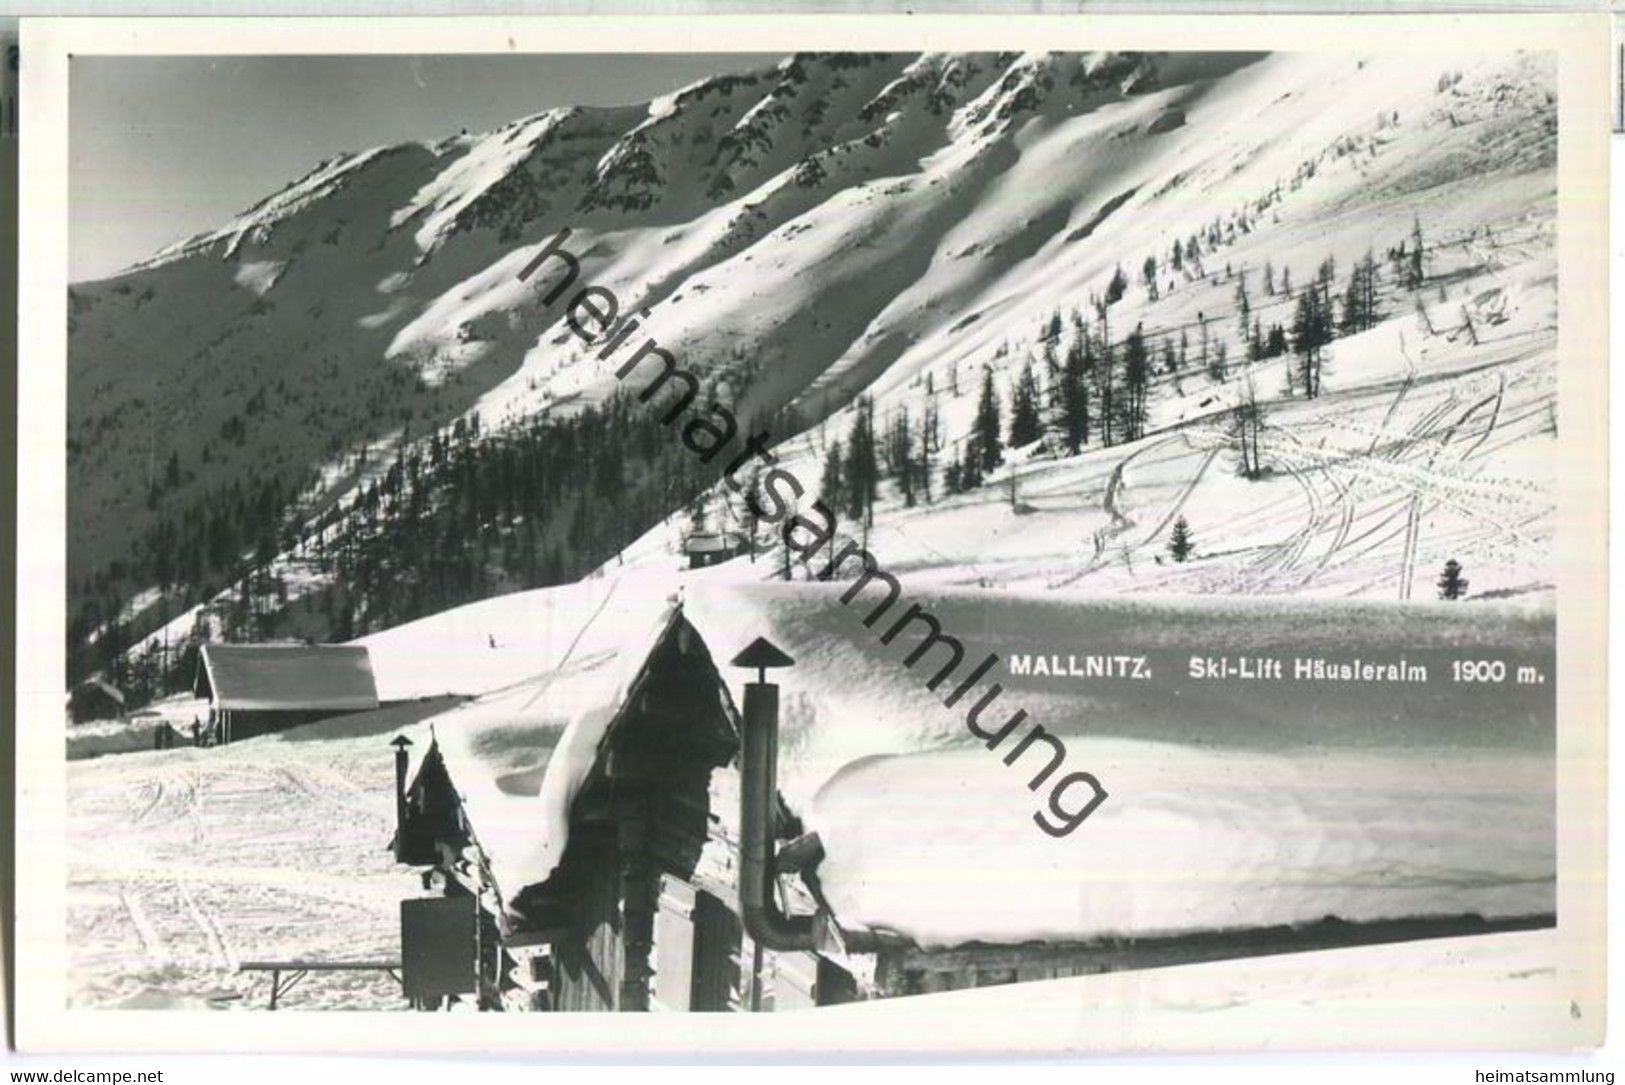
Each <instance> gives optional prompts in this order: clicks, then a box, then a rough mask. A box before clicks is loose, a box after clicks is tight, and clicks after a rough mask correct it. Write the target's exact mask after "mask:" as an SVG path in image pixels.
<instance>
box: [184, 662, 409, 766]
mask: <svg viewBox="0 0 1625 1085" xmlns="http://www.w3.org/2000/svg"><path fill="white" fill-rule="evenodd" d="M192 693H193V695H194V696H196V697H201V698H206V699H207V700H208V702H209V731H210V734H211V735H213V736H214V741H215V742H216V743H226V742H236V741H239V740H241V739H245V738H253V737H254V736H256V735H264V734H269V733H270V732H272V731H285V730H287V729H288V728H290V727H297V726H299V725H300V724H305V723H314V722H315V721H317V720H324V719H328V718H330V717H333V716H342V715H346V714H348V713H351V712H369V711H371V710H372V709H375V708H377V707H378V690H377V687H376V685H375V684H374V682H373V676H372V663H371V660H370V658H369V656H368V654H367V649H366V648H364V647H361V646H359V645H346V644H317V645H303V644H205V645H204V646H203V648H202V650H201V651H200V652H199V653H198V667H197V673H196V675H194V677H193V679H192Z"/></svg>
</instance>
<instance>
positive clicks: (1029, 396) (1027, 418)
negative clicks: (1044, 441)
mask: <svg viewBox="0 0 1625 1085" xmlns="http://www.w3.org/2000/svg"><path fill="white" fill-rule="evenodd" d="M1042 436H1043V426H1042V424H1041V422H1040V420H1039V417H1038V378H1037V377H1035V376H1034V375H1033V367H1032V363H1031V362H1029V363H1027V364H1025V365H1023V366H1022V367H1021V375H1020V376H1019V377H1017V378H1016V386H1015V391H1014V392H1013V394H1012V395H1011V397H1010V447H1011V448H1021V447H1023V446H1026V445H1030V444H1032V443H1033V442H1034V441H1036V440H1038V438H1040V437H1042Z"/></svg>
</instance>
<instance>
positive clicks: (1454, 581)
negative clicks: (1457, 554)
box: [1439, 558, 1468, 601]
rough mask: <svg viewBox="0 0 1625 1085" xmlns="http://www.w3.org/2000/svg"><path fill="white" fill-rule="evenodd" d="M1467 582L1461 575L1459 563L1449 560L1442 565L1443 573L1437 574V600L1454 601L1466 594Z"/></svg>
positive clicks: (1452, 559)
mask: <svg viewBox="0 0 1625 1085" xmlns="http://www.w3.org/2000/svg"><path fill="white" fill-rule="evenodd" d="M1467 586H1468V580H1467V578H1466V577H1464V576H1462V575H1461V563H1460V562H1459V561H1457V560H1456V559H1455V558H1451V559H1450V560H1449V561H1447V562H1445V563H1444V572H1443V573H1441V574H1439V598H1440V599H1449V600H1452V601H1454V600H1456V599H1460V598H1462V597H1463V596H1465V595H1466V594H1467Z"/></svg>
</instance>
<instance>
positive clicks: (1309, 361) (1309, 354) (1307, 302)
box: [1292, 288, 1332, 399]
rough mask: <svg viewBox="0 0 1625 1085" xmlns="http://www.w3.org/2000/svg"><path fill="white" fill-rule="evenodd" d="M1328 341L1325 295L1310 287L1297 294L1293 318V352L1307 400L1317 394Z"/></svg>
mask: <svg viewBox="0 0 1625 1085" xmlns="http://www.w3.org/2000/svg"><path fill="white" fill-rule="evenodd" d="M1331 339H1332V326H1331V316H1330V313H1329V312H1328V306H1327V304H1326V301H1325V298H1324V296H1323V295H1322V293H1321V291H1319V290H1316V289H1313V288H1311V289H1308V290H1305V291H1304V292H1303V293H1301V294H1299V295H1298V307H1297V311H1296V313H1295V314H1294V315H1293V318H1292V349H1293V350H1294V351H1296V352H1297V354H1298V356H1299V367H1298V383H1299V386H1300V387H1302V389H1303V394H1304V396H1305V397H1306V398H1308V399H1314V398H1315V397H1316V396H1318V395H1319V394H1320V372H1321V367H1322V359H1323V354H1324V351H1325V347H1326V344H1327V343H1330V342H1331Z"/></svg>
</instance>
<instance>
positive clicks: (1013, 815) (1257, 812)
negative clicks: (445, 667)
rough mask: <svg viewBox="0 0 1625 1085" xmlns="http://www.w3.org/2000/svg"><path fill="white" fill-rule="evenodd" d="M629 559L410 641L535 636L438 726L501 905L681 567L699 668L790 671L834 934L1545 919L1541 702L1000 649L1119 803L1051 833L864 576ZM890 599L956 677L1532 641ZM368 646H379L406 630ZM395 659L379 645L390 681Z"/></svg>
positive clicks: (1514, 645) (589, 761)
mask: <svg viewBox="0 0 1625 1085" xmlns="http://www.w3.org/2000/svg"><path fill="white" fill-rule="evenodd" d="M724 571H726V568H725V567H724V568H723V569H719V570H718V572H724ZM736 572H737V571H736ZM633 573H634V571H633V570H628V575H626V576H624V577H622V578H620V579H616V578H605V579H602V580H596V581H588V582H583V583H582V584H577V585H572V586H570V587H568V588H564V589H548V590H542V591H536V592H529V593H524V594H522V595H516V596H509V597H506V598H504V599H500V600H491V601H488V602H487V603H484V604H477V605H475V606H473V607H469V608H464V613H462V614H460V615H458V614H457V612H452V613H451V614H448V615H442V616H439V617H438V618H436V619H432V620H429V621H427V622H425V623H418V624H417V627H416V628H415V629H413V632H412V636H411V639H412V640H414V641H417V642H419V647H418V649H416V651H422V652H429V651H431V650H432V649H431V646H433V645H436V644H439V643H442V641H441V640H439V639H437V634H436V629H437V628H439V629H446V630H458V631H459V632H457V633H456V634H454V635H452V636H450V637H448V638H446V640H445V641H444V643H447V644H450V645H453V649H452V651H451V653H450V656H449V658H451V659H459V658H465V657H466V656H467V655H470V654H472V655H475V656H477V655H478V653H479V652H484V653H486V654H487V655H501V654H502V652H501V650H500V649H499V650H497V651H493V650H492V649H490V648H489V647H488V646H487V645H488V643H489V640H495V641H496V643H498V644H499V645H500V644H507V643H526V644H528V645H530V646H531V648H530V649H529V650H527V653H525V654H527V655H528V656H529V658H531V659H532V660H534V665H535V669H534V670H533V671H532V672H531V674H530V676H529V677H527V678H525V679H523V680H521V681H518V682H516V683H515V684H513V685H511V686H509V687H505V688H501V689H497V690H494V691H493V692H491V693H490V694H488V695H487V696H485V697H483V698H482V699H480V700H479V701H477V702H474V703H473V704H471V705H469V706H467V707H466V708H464V709H460V710H458V711H455V712H452V713H448V714H447V715H445V716H442V717H441V718H440V719H439V721H437V722H438V727H437V730H438V733H439V736H440V742H441V745H442V748H443V750H444V752H445V755H446V763H447V767H448V769H449V771H450V772H451V776H452V779H453V781H454V783H455V784H456V786H457V787H458V789H459V790H460V791H462V792H463V793H464V794H465V797H466V801H467V804H468V812H469V816H470V819H471V821H472V823H473V826H474V829H475V832H476V834H477V835H478V837H479V840H480V842H481V845H482V847H483V848H484V850H485V851H486V852H487V854H488V857H489V858H490V860H491V865H492V870H493V874H494V875H495V877H496V878H497V881H498V884H499V886H500V888H501V889H502V890H503V892H504V893H505V894H508V895H509V899H511V898H512V895H513V894H515V893H517V892H518V890H519V889H521V888H523V887H524V886H525V885H529V884H533V883H535V882H538V881H541V880H543V879H545V878H546V877H547V876H548V875H549V874H550V873H551V871H552V869H553V867H554V865H555V864H556V863H557V861H558V859H559V858H560V857H561V856H562V853H563V846H564V842H565V839H566V835H567V824H568V813H569V804H570V802H571V801H572V800H573V799H574V797H575V795H576V793H577V792H578V791H579V788H580V786H581V784H582V783H583V782H584V781H585V779H586V777H587V774H588V773H589V772H590V771H591V769H592V766H593V763H594V760H595V758H596V755H597V751H598V749H599V745H600V743H601V742H602V740H603V738H604V735H605V734H606V733H607V731H608V729H609V726H610V724H611V722H612V721H613V720H614V718H615V716H616V713H617V712H618V711H619V709H620V706H621V704H622V703H623V702H624V700H625V696H626V690H627V689H628V688H629V686H630V684H631V683H632V682H633V681H634V680H635V678H636V677H637V674H638V673H639V671H640V669H641V668H642V666H643V663H644V661H645V660H646V659H647V658H648V656H649V653H650V651H651V649H652V648H653V646H654V645H655V644H656V643H657V641H658V638H659V635H660V633H661V631H662V630H664V629H665V628H667V627H668V625H669V624H670V623H671V622H672V621H673V620H674V618H675V616H676V614H677V609H676V608H677V604H676V602H675V601H674V600H673V598H672V596H671V594H670V589H671V588H672V587H674V586H677V585H682V587H683V594H682V604H681V615H682V618H683V619H685V620H686V621H688V622H689V623H690V624H692V625H693V626H694V628H695V629H696V630H697V631H698V633H699V634H700V636H701V637H702V638H703V639H704V641H705V643H706V646H707V649H708V650H709V652H710V654H711V656H712V658H713V659H716V660H725V659H729V658H731V657H732V656H733V655H734V653H736V652H737V651H738V650H739V649H741V648H743V647H744V646H745V645H746V644H748V643H750V642H751V641H752V640H754V639H755V638H756V637H758V636H762V637H765V638H767V639H768V640H769V641H771V642H772V643H773V644H775V645H776V646H778V647H779V648H781V649H782V650H784V651H786V652H787V653H788V654H789V655H790V656H792V657H793V658H794V659H795V661H796V663H795V666H793V667H790V668H788V669H785V670H781V671H777V672H775V678H776V680H777V681H779V682H780V683H781V686H782V693H781V705H782V708H781V717H782V718H781V729H782V742H781V764H780V787H781V790H782V791H783V793H784V795H785V797H786V799H787V801H789V802H790V804H791V805H792V807H793V808H795V809H796V810H797V812H798V813H800V814H801V815H802V817H803V819H804V820H805V822H806V824H807V826H808V828H810V829H814V830H816V831H817V832H818V833H819V834H820V836H821V838H822V840H823V843H824V846H825V850H826V853H827V854H826V858H825V860H824V862H823V864H822V865H821V867H820V870H819V874H820V877H821V879H822V882H823V888H824V891H825V894H826V895H827V897H828V899H829V900H830V902H831V903H832V905H833V907H834V909H835V912H836V915H837V917H838V919H839V920H840V921H841V922H842V923H844V924H846V925H848V926H853V927H857V926H870V927H877V928H889V929H893V930H897V931H900V932H902V933H904V934H906V935H908V936H910V937H912V938H913V939H914V940H915V941H917V942H919V943H920V944H922V945H957V944H964V943H968V942H974V941H982V942H1005V943H1009V942H1020V941H1027V940H1039V939H1043V940H1054V941H1078V940H1086V939H1089V938H1095V937H1102V936H1118V935H1129V936H1133V935H1149V934H1169V933H1181V932H1193V931H1211V930H1216V929H1226V928H1236V927H1257V926H1265V925H1272V924H1277V923H1286V924H1292V923H1303V922H1315V921H1319V920H1321V919H1323V918H1325V917H1327V916H1336V917H1339V918H1343V919H1346V920H1374V919H1385V918H1408V917H1420V916H1440V915H1460V914H1466V913H1476V914H1480V915H1484V916H1509V915H1539V914H1548V913H1551V912H1552V911H1554V909H1555V870H1556V856H1555V826H1554V810H1555V803H1554V797H1553V796H1554V775H1555V774H1554V770H1553V758H1554V740H1555V738H1554V736H1555V723H1554V720H1553V718H1552V714H1551V711H1550V708H1549V703H1548V702H1544V701H1542V700H1541V699H1540V695H1539V693H1538V692H1531V691H1524V692H1522V693H1519V692H1516V691H1513V690H1509V689H1486V690H1482V691H1467V690H1465V689H1464V688H1463V687H1455V688H1445V689H1444V690H1443V692H1442V693H1441V691H1440V685H1439V684H1437V683H1435V684H1430V685H1429V686H1427V687H1417V688H1411V687H1404V686H1394V687H1377V686H1372V685H1370V684H1365V683H1344V684H1342V685H1339V686H1334V687H1319V686H1316V687H1310V686H1306V685H1302V684H1295V683H1282V684H1280V685H1279V686H1271V685H1268V684H1259V683H1254V684H1252V685H1250V686H1248V687H1245V688H1238V687H1236V686H1234V685H1227V684H1223V683H1220V684H1214V685H1212V686H1208V687H1202V688H1200V689H1193V688H1192V687H1191V686H1190V685H1189V683H1188V682H1181V681H1178V680H1176V676H1174V675H1163V676H1160V677H1159V678H1158V679H1157V680H1156V681H1152V682H1136V681H1117V682H1100V681H1085V680H1079V679H1075V678H1066V677H1062V678H1057V677H1054V676H1039V675H1018V674H1012V673H1009V671H1008V669H1007V667H1006V666H1005V665H1001V666H1000V667H998V668H997V669H995V670H994V671H992V672H990V673H989V674H988V675H987V678H986V679H985V680H984V682H983V683H982V684H981V685H980V686H979V687H978V688H979V690H980V689H985V688H986V687H987V686H988V685H990V684H991V683H992V682H993V681H995V680H996V681H998V682H999V683H1000V684H1001V685H1003V686H1004V687H1005V693H1004V694H1003V700H1001V701H1000V703H999V709H998V713H997V716H996V719H997V720H999V721H1002V720H1003V719H1004V718H1006V717H1007V716H1008V714H1009V713H1010V712H1011V711H1012V710H1013V709H1015V708H1017V707H1020V708H1024V709H1026V710H1027V712H1028V713H1029V718H1030V720H1031V721H1035V722H1037V723H1041V724H1042V725H1043V726H1044V728H1045V729H1046V730H1047V731H1048V732H1050V733H1051V734H1054V735H1057V736H1060V737H1061V738H1062V739H1064V741H1065V744H1066V747H1067V755H1066V756H1067V761H1066V764H1065V766H1064V767H1063V768H1062V769H1061V770H1059V771H1058V772H1057V773H1056V777H1057V778H1059V776H1060V775H1061V773H1063V772H1066V773H1069V772H1073V771H1075V770H1081V771H1089V772H1092V773H1094V774H1095V775H1096V776H1097V777H1098V778H1099V779H1100V781H1101V782H1102V784H1103V786H1104V787H1105V788H1106V790H1107V791H1108V792H1109V793H1110V798H1109V799H1108V800H1107V801H1106V802H1105V803H1104V804H1103V805H1102V806H1101V807H1100V808H1099V809H1098V810H1097V811H1095V813H1094V814H1093V815H1092V816H1091V817H1090V818H1089V819H1088V820H1087V821H1085V822H1084V823H1082V824H1080V825H1079V826H1078V827H1077V829H1076V830H1075V831H1073V832H1071V833H1069V834H1068V835H1066V836H1064V837H1061V838H1056V837H1053V836H1050V835H1047V834H1046V833H1044V832H1043V831H1041V830H1040V829H1039V828H1038V827H1037V826H1036V825H1035V824H1034V820H1033V819H1034V815H1035V812H1037V811H1039V810H1041V809H1043V808H1044V807H1045V805H1046V802H1047V800H1048V798H1049V795H1050V791H1049V788H1047V787H1044V788H1031V787H1029V779H1030V777H1031V776H1032V775H1033V766H1032V765H1029V764H1028V763H1026V762H1022V763H1021V764H1020V765H1016V766H1011V765H1007V764H1006V763H1005V761H1004V755H1005V754H1006V753H1007V749H999V750H997V751H990V750H988V749H987V748H986V746H985V743H984V742H983V741H982V740H981V739H979V738H976V737H975V736H973V735H971V734H970V733H969V732H968V731H967V729H966V728H965V725H964V710H965V707H966V704H965V703H961V704H960V705H959V706H958V709H957V710H950V709H947V708H944V707H943V705H942V704H941V699H940V694H932V693H931V692H929V691H928V690H927V689H926V688H925V679H926V677H928V675H929V673H930V669H931V668H934V666H935V665H936V664H935V663H933V662H932V660H927V661H926V663H925V664H922V665H921V666H919V667H917V668H914V669H910V668H908V667H906V666H905V665H904V662H903V661H904V658H905V657H906V656H907V654H908V653H909V651H910V650H911V649H912V648H913V647H914V646H915V645H916V644H917V643H918V636H917V634H904V635H903V636H901V637H899V638H897V639H896V640H895V641H894V642H893V643H891V644H886V645H883V644H881V643H880V640H879V635H880V633H881V632H883V631H884V630H885V629H886V628H887V626H889V625H890V624H891V619H890V618H888V619H886V620H883V621H882V622H880V623H878V624H876V625H874V626H872V627H871V626H865V625H864V624H863V620H862V619H863V617H864V615H866V614H867V613H868V612H869V608H870V607H871V606H873V605H874V600H873V599H871V598H870V596H878V595H879V590H878V588H875V587H871V588H870V589H868V590H867V591H866V593H865V595H864V597H862V598H860V599H858V601H857V602H856V603H854V604H852V605H850V606H848V605H846V604H843V603H842V602H841V593H842V592H844V591H845V590H847V589H848V588H850V587H851V584H850V582H849V583H846V584H841V583H832V584H788V583H779V582H771V583H744V584H736V583H730V582H729V576H718V575H709V574H706V573H699V574H666V575H655V574H653V573H650V572H649V571H647V570H644V571H637V572H636V574H635V575H633ZM729 575H730V576H731V575H733V574H729ZM911 602H919V603H921V604H922V605H925V606H927V607H929V609H930V610H931V611H932V612H933V613H934V614H935V615H936V616H937V617H938V618H940V619H941V621H942V625H943V629H944V630H945V631H946V632H950V633H953V634H956V635H958V636H959V637H961V638H962V639H963V641H964V642H965V646H966V650H967V651H966V656H967V659H968V660H969V661H970V662H968V663H967V664H966V667H967V668H968V667H969V666H972V665H974V663H975V662H976V661H979V660H980V659H981V658H982V657H983V655H984V654H985V653H987V652H989V651H993V652H997V653H999V654H1000V656H1001V659H1003V660H1008V659H1009V657H1010V656H1011V655H1012V654H1014V653H1015V652H1018V651H1023V650H1026V651H1048V652H1067V653H1088V652H1140V651H1169V650H1183V651H1186V652H1201V651H1224V652H1228V653H1231V654H1240V653H1244V652H1249V651H1252V652H1265V651H1284V650H1287V649H1290V650H1292V651H1297V652H1302V653H1304V654H1313V653H1316V652H1324V653H1334V652H1337V651H1346V652H1348V653H1350V654H1352V653H1355V652H1358V651H1361V650H1366V651H1371V650H1373V649H1374V648H1375V647H1376V646H1382V647H1384V648H1388V649H1392V648H1394V647H1395V646H1405V647H1407V648H1409V647H1410V646H1415V648H1416V649H1417V650H1418V651H1424V650H1434V651H1449V652H1467V651H1470V650H1473V649H1475V648H1482V647H1483V646H1486V645H1496V646H1498V647H1499V648H1500V649H1503V650H1509V651H1529V650H1540V651H1544V650H1548V649H1549V646H1550V639H1549V638H1550V633H1551V622H1550V615H1549V614H1547V613H1544V612H1541V611H1539V610H1534V609H1530V608H1519V607H1496V606H1492V605H1481V606H1474V607H1472V608H1462V607H1455V608H1451V607H1450V606H1446V605H1438V606H1430V605H1426V604H1412V605H1410V606H1407V607H1404V608H1398V607H1393V606H1386V607H1385V606H1377V605H1371V604H1360V605H1348V606H1338V605H1335V604H1328V603H1323V602H1317V603H1314V604H1311V605H1303V604H1291V603H1285V604H1284V603H1278V602H1273V601H1272V602H1267V603H1266V602H1262V601H1247V600H1239V601H1223V602H1220V601H1213V600H1206V601H1198V600H1162V601H1156V602H1148V601H1143V600H1136V601H1132V602H1126V601H1117V602H1106V601H1100V600H1078V599H1064V598H1060V597H1055V596H1049V597H1043V596H1034V595H1021V594H1018V593H1012V592H999V593H994V592H987V591H980V590H965V589H957V590H932V591H915V590H910V591H909V593H908V596H907V597H906V598H905V599H904V600H903V601H902V602H901V603H900V604H899V606H898V608H897V609H898V611H901V610H902V609H904V608H905V607H906V606H907V605H908V604H909V603H911ZM894 616H895V615H894ZM372 641H373V643H374V644H377V645H379V646H380V650H381V646H382V645H383V644H385V643H389V644H390V645H391V648H392V650H394V651H400V650H402V649H404V648H405V647H406V643H407V640H406V638H405V637H397V638H394V639H393V640H388V639H387V635H386V636H385V637H380V638H372ZM465 641H466V642H467V643H466V644H465V643H464V642H465ZM414 654H415V653H414ZM416 658H418V659H419V660H420V665H422V666H425V667H426V668H427V667H429V665H430V664H429V657H428V656H427V655H425V656H416ZM936 658H938V657H936V656H933V657H932V659H936ZM395 665H396V664H395V663H392V662H387V661H386V660H384V659H381V660H380V668H381V672H382V671H385V670H392V669H393V668H394V667H395ZM724 679H725V681H729V682H730V683H731V682H732V681H733V679H732V677H731V676H730V675H728V674H727V673H726V672H725V674H724ZM951 686H952V683H949V684H948V686H945V687H943V691H944V692H945V691H946V689H948V688H951ZM978 695H979V694H978ZM1542 705H1546V707H1541V706H1542ZM1024 729H1025V726H1024V728H1023V730H1024ZM1019 734H1020V732H1017V735H1018V736H1019ZM1010 745H1013V742H1012V743H1010ZM1051 783H1053V781H1051ZM1075 798H1076V796H1071V797H1069V800H1068V801H1072V800H1073V799H1075ZM1072 805H1074V806H1075V805H1076V803H1075V802H1072Z"/></svg>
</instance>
